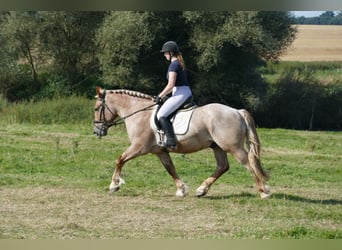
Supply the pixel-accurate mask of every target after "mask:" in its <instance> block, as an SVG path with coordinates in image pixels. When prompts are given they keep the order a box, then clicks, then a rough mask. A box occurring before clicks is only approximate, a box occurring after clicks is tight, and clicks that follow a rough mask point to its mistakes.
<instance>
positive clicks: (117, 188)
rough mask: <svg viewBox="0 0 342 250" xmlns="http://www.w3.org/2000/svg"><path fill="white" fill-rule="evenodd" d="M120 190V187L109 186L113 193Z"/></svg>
mask: <svg viewBox="0 0 342 250" xmlns="http://www.w3.org/2000/svg"><path fill="white" fill-rule="evenodd" d="M119 190H120V187H115V188H109V193H110V194H112V193H115V192H117V191H119Z"/></svg>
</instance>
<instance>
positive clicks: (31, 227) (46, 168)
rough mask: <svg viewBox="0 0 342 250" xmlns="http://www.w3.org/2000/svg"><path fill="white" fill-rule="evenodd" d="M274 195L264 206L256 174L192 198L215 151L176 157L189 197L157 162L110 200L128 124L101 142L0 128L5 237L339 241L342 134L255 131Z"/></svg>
mask: <svg viewBox="0 0 342 250" xmlns="http://www.w3.org/2000/svg"><path fill="white" fill-rule="evenodd" d="M258 132H259V134H260V137H261V141H262V157H263V158H262V161H263V164H264V167H265V169H266V170H267V171H268V172H269V173H270V175H271V179H270V181H269V185H270V186H271V187H272V191H273V196H272V198H271V199H269V200H261V199H260V198H259V195H258V192H257V191H256V189H255V187H254V181H253V179H252V177H251V176H250V174H249V173H248V172H247V171H246V170H245V169H244V168H243V167H242V166H241V165H239V164H238V163H237V162H236V161H235V160H233V159H232V158H230V163H231V170H230V171H229V172H228V173H227V174H225V175H224V176H222V177H221V178H220V179H219V180H218V182H217V183H215V184H214V185H213V187H212V189H211V190H210V192H209V194H208V195H207V196H206V197H203V198H197V197H195V190H196V188H197V187H198V185H200V183H201V182H202V180H203V179H204V178H205V177H207V176H209V175H210V174H211V173H212V171H213V170H214V164H215V162H214V157H213V155H212V152H211V150H209V149H208V150H204V151H202V152H198V153H194V154H190V155H173V159H174V162H175V164H176V166H177V169H178V172H179V174H180V175H181V177H182V178H183V179H184V181H185V182H186V183H187V184H188V185H189V187H190V194H189V196H187V197H185V198H176V197H175V187H174V184H173V181H172V179H171V177H169V176H168V174H167V173H166V171H165V170H164V169H163V167H162V166H161V164H160V163H159V162H158V160H157V159H156V158H155V157H154V156H152V155H147V156H143V157H140V158H137V159H135V160H132V161H131V162H128V163H127V164H126V165H125V166H124V169H123V178H124V179H125V181H126V185H124V186H123V187H122V189H121V190H120V191H119V192H117V193H115V194H114V195H109V194H108V190H107V188H108V185H109V183H110V179H111V175H112V171H113V165H114V161H115V160H116V158H117V157H118V156H119V155H120V153H121V152H122V151H123V150H124V149H125V148H126V147H127V146H128V139H127V136H126V132H125V129H124V127H123V126H119V127H116V128H112V129H111V130H110V135H109V136H108V137H106V138H104V139H102V140H98V139H97V138H95V137H94V136H93V135H92V128H91V124H90V123H89V124H83V125H78V124H73V125H31V124H17V123H14V124H7V125H5V124H4V123H2V126H1V128H0V140H1V145H0V238H5V239H21V238H23V239H37V238H38V239H69V238H99V239H117V238H120V239H122V238H124V239H140V238H143V239H150V238H159V239H165V238H171V239H175V238H176V239H179V238H180V239H223V238H225V239H231V238H233V239H236V238H239V239H246V238H247V239H251V238H258V239H261V238H267V239H268V238H271V239H276V238H281V239H284V238H285V239H288V238H300V239H307V238H318V239H321V238H340V239H341V238H342V209H341V207H342V193H341V190H342V182H341V169H342V168H341V167H342V157H341V148H342V133H341V132H307V131H293V130H282V129H272V130H271V129H258Z"/></svg>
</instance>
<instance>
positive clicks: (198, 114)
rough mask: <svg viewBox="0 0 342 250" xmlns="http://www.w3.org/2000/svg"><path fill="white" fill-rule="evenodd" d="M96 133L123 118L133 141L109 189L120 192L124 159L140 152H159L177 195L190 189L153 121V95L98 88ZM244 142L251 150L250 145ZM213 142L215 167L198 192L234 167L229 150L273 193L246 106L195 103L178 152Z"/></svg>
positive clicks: (261, 189) (265, 194) (262, 190)
mask: <svg viewBox="0 0 342 250" xmlns="http://www.w3.org/2000/svg"><path fill="white" fill-rule="evenodd" d="M96 92H97V96H96V98H97V100H96V103H95V120H94V134H96V135H97V136H99V137H102V136H105V135H107V130H108V128H109V127H111V126H112V125H115V124H117V123H118V122H120V121H121V122H124V123H125V125H126V129H127V133H128V137H129V140H130V142H131V145H130V146H129V147H128V148H127V149H126V151H125V152H123V153H122V154H121V155H120V157H119V158H118V159H117V161H116V167H115V170H114V174H113V177H112V182H111V184H110V187H109V189H110V192H116V191H118V190H119V189H120V186H121V185H122V184H123V183H124V180H123V179H122V178H121V177H120V173H121V169H122V167H123V165H124V164H125V163H126V162H127V161H129V160H131V159H133V158H135V157H137V156H140V155H145V154H148V153H152V154H155V155H156V156H157V157H158V158H159V159H160V161H161V163H162V164H163V165H164V167H165V169H166V170H167V172H168V173H169V174H170V175H171V176H172V178H173V180H174V181H175V184H176V188H177V191H176V196H180V197H183V196H185V195H186V193H187V190H188V187H187V186H186V184H185V183H184V182H183V181H182V179H181V178H180V177H179V176H178V174H177V172H176V169H175V167H174V165H173V163H172V160H171V158H170V155H169V152H168V151H167V150H165V149H164V148H162V147H160V146H159V145H158V143H157V141H156V137H155V135H154V132H153V130H152V128H151V126H150V117H151V114H152V111H153V109H154V108H155V107H156V106H155V103H154V101H153V97H152V96H149V95H146V94H142V93H139V92H136V91H129V90H107V91H106V90H104V89H101V88H100V87H97V88H96ZM245 144H246V148H247V151H246V149H245ZM209 147H210V148H212V150H213V151H214V155H215V158H216V162H217V166H216V170H215V171H214V173H213V174H212V175H211V176H210V177H208V178H207V179H206V180H204V182H203V183H202V184H201V185H200V186H199V187H198V188H197V190H196V195H197V196H199V197H200V196H203V195H206V194H207V192H208V191H209V189H210V187H211V185H212V184H213V183H214V182H215V181H216V180H217V179H218V178H219V177H220V176H221V175H222V174H223V173H225V172H226V171H228V169H229V163H228V159H227V153H230V154H232V155H233V156H234V157H235V158H236V159H237V160H238V161H239V162H240V163H241V164H243V165H244V166H245V167H246V168H247V169H248V170H249V171H250V172H251V174H252V175H253V177H254V180H255V183H256V186H257V189H258V190H259V192H260V196H261V198H267V197H269V196H270V195H271V193H270V190H269V187H268V186H267V185H266V184H265V182H266V181H267V179H268V175H267V173H266V172H265V171H264V170H263V169H262V166H261V163H260V142H259V138H258V135H257V132H256V129H255V125H254V120H253V118H252V116H251V115H250V114H249V113H248V112H247V111H246V110H243V109H242V110H237V109H234V108H231V107H228V106H225V105H222V104H217V103H213V104H208V105H204V106H200V107H196V108H195V110H194V111H193V115H192V120H191V123H190V127H189V130H188V132H187V133H186V134H185V135H177V147H176V148H175V149H174V150H172V152H174V153H182V154H186V153H192V152H196V151H199V150H202V149H205V148H209Z"/></svg>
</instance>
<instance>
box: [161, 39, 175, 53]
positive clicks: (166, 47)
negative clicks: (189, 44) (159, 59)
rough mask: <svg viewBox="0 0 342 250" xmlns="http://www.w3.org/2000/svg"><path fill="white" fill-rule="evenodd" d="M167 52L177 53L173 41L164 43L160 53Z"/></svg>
mask: <svg viewBox="0 0 342 250" xmlns="http://www.w3.org/2000/svg"><path fill="white" fill-rule="evenodd" d="M167 51H171V52H176V53H178V52H179V47H178V45H177V43H176V42H174V41H168V42H166V43H164V44H163V47H162V49H161V51H160V52H162V53H164V52H167Z"/></svg>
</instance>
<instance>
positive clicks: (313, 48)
mask: <svg viewBox="0 0 342 250" xmlns="http://www.w3.org/2000/svg"><path fill="white" fill-rule="evenodd" d="M296 27H297V30H298V33H297V37H296V39H295V41H294V42H293V44H292V45H291V46H290V47H289V48H288V50H287V53H286V54H284V55H283V56H282V57H281V58H280V59H281V60H282V61H300V62H304V61H305V62H307V61H342V42H341V41H342V26H341V25H296Z"/></svg>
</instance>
